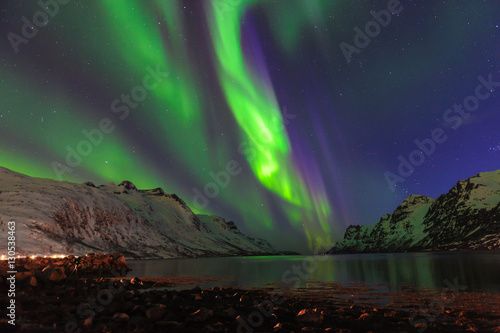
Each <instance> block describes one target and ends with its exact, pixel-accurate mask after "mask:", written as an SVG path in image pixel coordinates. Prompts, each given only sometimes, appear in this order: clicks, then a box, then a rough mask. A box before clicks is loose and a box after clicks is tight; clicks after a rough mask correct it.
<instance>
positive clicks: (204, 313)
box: [186, 308, 214, 323]
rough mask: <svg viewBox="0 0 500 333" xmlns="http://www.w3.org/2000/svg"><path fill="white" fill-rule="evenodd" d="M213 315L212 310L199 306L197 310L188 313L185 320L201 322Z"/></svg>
mask: <svg viewBox="0 0 500 333" xmlns="http://www.w3.org/2000/svg"><path fill="white" fill-rule="evenodd" d="M213 315H214V311H213V310H210V309H207V308H200V309H199V310H197V311H195V312H193V313H190V314H189V316H188V317H187V318H186V321H188V322H193V323H202V322H205V321H207V320H209V319H210V318H212V317H213Z"/></svg>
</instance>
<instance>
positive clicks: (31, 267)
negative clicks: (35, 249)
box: [23, 262, 43, 271]
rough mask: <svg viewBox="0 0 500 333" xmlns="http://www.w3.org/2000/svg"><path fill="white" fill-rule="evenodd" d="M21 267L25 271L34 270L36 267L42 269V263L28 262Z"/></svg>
mask: <svg viewBox="0 0 500 333" xmlns="http://www.w3.org/2000/svg"><path fill="white" fill-rule="evenodd" d="M23 267H24V269H25V270H27V271H34V270H37V269H42V268H43V265H41V264H39V263H36V262H29V263H26V264H24V266H23Z"/></svg>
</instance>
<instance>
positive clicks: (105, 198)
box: [0, 167, 277, 258]
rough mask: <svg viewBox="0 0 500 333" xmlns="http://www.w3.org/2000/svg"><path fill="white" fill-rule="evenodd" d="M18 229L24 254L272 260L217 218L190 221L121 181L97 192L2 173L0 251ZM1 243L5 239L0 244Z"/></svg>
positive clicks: (155, 193) (153, 193) (176, 206)
mask: <svg viewBox="0 0 500 333" xmlns="http://www.w3.org/2000/svg"><path fill="white" fill-rule="evenodd" d="M9 221H14V222H15V223H16V234H15V235H16V252H17V254H19V255H21V256H24V255H52V254H75V255H81V254H85V253H89V252H102V253H115V252H123V253H125V255H127V256H130V257H142V258H148V257H150V258H153V257H163V258H168V257H192V256H226V255H251V254H271V253H277V252H276V251H275V250H274V249H273V248H272V246H271V245H270V244H269V243H267V242H266V241H264V240H261V239H254V238H250V237H248V236H246V235H244V234H243V233H241V232H240V231H239V230H238V228H237V227H236V225H235V224H234V223H233V222H231V221H226V220H224V219H223V218H222V217H219V216H207V215H196V214H194V213H193V212H192V211H191V209H190V208H189V207H188V206H187V205H186V203H185V202H184V201H183V200H182V199H181V198H179V197H178V196H177V195H175V194H166V193H165V192H164V191H163V190H162V189H161V188H156V189H153V190H138V189H137V188H136V187H135V186H134V184H132V183H131V182H129V181H124V182H122V183H121V184H119V185H115V184H113V183H108V184H105V185H102V186H99V187H96V186H95V185H94V184H92V183H89V182H87V183H85V184H75V183H69V182H60V181H55V180H50V179H41V178H33V177H29V176H26V175H23V174H20V173H16V172H13V171H11V170H8V169H5V168H1V167H0V232H1V233H2V235H5V239H4V240H3V241H2V242H1V244H0V250H1V251H2V253H6V251H5V248H6V246H7V239H6V238H7V231H8V228H7V226H8V222H9ZM2 238H4V237H2Z"/></svg>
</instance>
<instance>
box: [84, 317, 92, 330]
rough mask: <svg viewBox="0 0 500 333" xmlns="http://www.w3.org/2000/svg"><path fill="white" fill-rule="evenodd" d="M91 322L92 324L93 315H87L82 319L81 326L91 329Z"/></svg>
mask: <svg viewBox="0 0 500 333" xmlns="http://www.w3.org/2000/svg"><path fill="white" fill-rule="evenodd" d="M93 324H94V318H93V317H88V318H87V319H85V320H84V321H83V327H85V328H86V329H91V328H92V325H93Z"/></svg>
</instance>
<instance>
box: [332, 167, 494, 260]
mask: <svg viewBox="0 0 500 333" xmlns="http://www.w3.org/2000/svg"><path fill="white" fill-rule="evenodd" d="M477 249H480V250H491V249H500V170H497V171H492V172H484V173H480V174H478V175H476V176H474V177H471V178H469V179H466V180H461V181H459V182H458V183H457V184H456V185H455V186H454V187H453V188H452V189H451V190H450V191H449V192H448V193H447V194H443V195H441V196H440V197H439V198H437V200H434V199H432V198H429V197H426V196H423V195H410V196H409V197H408V198H406V199H405V200H404V201H403V203H401V205H399V206H398V207H397V208H396V210H395V211H394V212H393V213H392V214H387V215H384V216H383V217H382V218H381V219H380V220H379V221H378V222H377V223H375V224H373V225H370V226H349V227H347V229H346V232H345V235H344V238H343V239H342V240H340V241H339V242H337V243H336V244H335V246H334V247H333V248H332V249H330V250H329V251H328V252H327V253H328V254H335V253H369V252H405V251H433V250H477Z"/></svg>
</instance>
